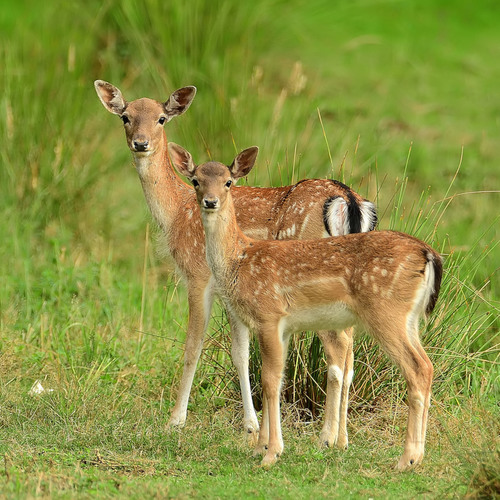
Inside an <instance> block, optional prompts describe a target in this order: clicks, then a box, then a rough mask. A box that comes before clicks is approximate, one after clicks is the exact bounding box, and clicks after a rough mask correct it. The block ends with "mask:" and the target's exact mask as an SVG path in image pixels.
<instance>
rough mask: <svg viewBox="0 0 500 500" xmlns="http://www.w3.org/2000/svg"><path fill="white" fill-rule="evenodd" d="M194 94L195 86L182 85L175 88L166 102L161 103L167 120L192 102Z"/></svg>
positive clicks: (178, 113)
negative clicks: (179, 87) (177, 88)
mask: <svg viewBox="0 0 500 500" xmlns="http://www.w3.org/2000/svg"><path fill="white" fill-rule="evenodd" d="M195 95H196V87H193V86H189V87H182V88H181V89H179V90H176V91H175V92H173V93H172V95H171V96H170V97H169V98H168V100H167V102H165V104H164V105H163V108H164V109H165V114H166V115H167V121H170V120H171V119H172V118H173V117H174V116H179V115H182V113H184V112H185V111H187V109H188V108H189V106H191V103H192V102H193V99H194V96H195Z"/></svg>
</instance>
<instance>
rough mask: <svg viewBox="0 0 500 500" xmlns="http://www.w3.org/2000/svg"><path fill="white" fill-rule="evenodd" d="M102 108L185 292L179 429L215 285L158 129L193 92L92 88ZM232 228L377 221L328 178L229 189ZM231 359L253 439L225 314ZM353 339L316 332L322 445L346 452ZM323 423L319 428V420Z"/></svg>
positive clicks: (242, 365)
mask: <svg viewBox="0 0 500 500" xmlns="http://www.w3.org/2000/svg"><path fill="white" fill-rule="evenodd" d="M95 88H96V91H97V94H98V96H99V98H100V100H101V102H102V103H103V105H104V107H105V108H106V109H107V110H108V111H110V112H111V113H114V114H116V115H118V116H120V117H121V118H122V120H123V122H124V127H125V134H126V138H127V143H128V146H129V148H130V150H131V152H132V155H133V158H134V161H135V165H136V170H137V172H138V174H139V178H140V180H141V183H142V187H143V190H144V194H145V197H146V201H147V203H148V205H149V208H150V210H151V212H152V215H153V217H154V219H155V220H156V222H157V223H158V224H159V226H160V227H161V228H162V230H163V234H164V242H163V251H164V252H165V254H166V255H167V256H169V257H170V258H172V259H173V260H174V262H175V267H176V269H177V270H178V271H179V273H180V274H181V276H182V277H183V278H184V281H185V283H186V285H187V290H188V301H189V322H188V328H187V332H186V346H185V356H184V370H183V373H182V377H181V382H180V387H179V395H178V398H177V401H176V404H175V407H174V409H173V411H172V415H171V417H170V420H169V425H171V426H173V425H183V424H184V422H185V420H186V413H187V405H188V399H189V393H190V390H191V386H192V382H193V377H194V373H195V369H196V365H197V363H198V359H199V357H200V354H201V350H202V346H203V339H204V334H205V330H206V327H207V324H208V320H209V317H210V311H211V307H212V301H213V296H214V283H213V280H212V279H211V277H210V270H209V269H208V267H207V263H206V260H205V238H204V232H203V226H202V224H201V220H200V217H199V208H198V205H197V203H196V197H195V193H194V190H193V189H192V187H191V186H188V185H186V183H184V182H183V181H181V179H180V178H179V177H178V176H177V175H176V174H175V172H174V170H173V168H172V165H171V163H170V161H169V159H168V154H167V137H166V135H165V132H164V129H163V126H162V125H163V124H164V123H165V122H167V121H169V120H170V119H172V118H173V117H174V116H176V115H180V114H182V113H183V112H184V111H185V110H186V109H187V108H188V107H189V105H190V104H191V102H192V100H193V98H194V96H195V93H196V89H195V88H194V87H184V88H182V89H179V90H177V91H175V92H174V93H173V94H172V95H171V96H170V98H169V99H168V100H167V101H165V102H164V103H161V102H158V101H155V100H153V99H147V98H142V99H137V100H135V101H132V102H127V101H125V99H124V98H123V96H122V93H121V92H120V90H119V89H117V88H116V87H114V86H113V85H111V84H110V83H107V82H104V81H102V80H97V81H96V82H95ZM233 196H234V200H235V206H236V216H237V218H238V222H239V224H240V225H241V227H242V228H243V230H244V231H245V233H246V234H248V235H251V236H252V237H255V238H260V239H299V238H301V239H305V238H321V237H326V236H330V235H340V234H344V233H348V232H356V231H369V230H372V229H373V228H374V227H375V224H376V221H377V218H376V212H375V207H374V205H373V204H372V203H371V202H369V201H367V200H364V199H363V198H361V197H360V196H359V195H358V194H357V193H355V192H353V191H352V190H351V189H349V188H348V187H347V186H345V185H343V184H341V183H339V182H337V181H330V180H306V181H301V182H299V183H297V184H295V185H293V186H286V187H280V188H254V187H245V186H242V187H238V188H236V189H235V190H234V191H233ZM228 316H229V320H230V323H231V334H232V357H233V361H234V363H235V365H236V368H237V371H238V376H239V378H240V385H241V391H242V398H243V407H244V414H245V416H244V425H245V428H246V430H247V431H248V432H249V433H250V434H251V435H252V436H256V433H257V431H258V422H257V416H256V414H255V410H254V407H253V404H252V397H251V388H250V381H249V376H248V357H249V340H248V329H247V327H246V326H245V325H244V323H242V322H241V321H239V320H238V319H237V318H233V317H232V315H231V312H230V311H229V314H228ZM351 336H352V333H351V331H350V330H348V331H346V332H339V333H338V334H337V333H332V332H321V334H320V337H321V338H322V340H323V344H324V347H325V351H326V355H327V360H328V363H329V365H330V366H332V367H336V368H335V369H332V370H331V374H332V377H333V378H332V380H331V383H330V381H329V386H328V400H329V401H331V404H330V405H329V408H331V411H330V412H329V416H330V417H329V418H328V419H327V420H328V426H327V427H328V429H329V430H328V432H326V431H325V439H324V441H325V443H326V444H328V445H333V444H336V445H337V446H339V447H345V446H347V427H346V414H347V397H348V389H349V384H350V380H351V378H352V363H353V360H352V338H351ZM325 425H326V422H325Z"/></svg>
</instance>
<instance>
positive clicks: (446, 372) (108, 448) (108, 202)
mask: <svg viewBox="0 0 500 500" xmlns="http://www.w3.org/2000/svg"><path fill="white" fill-rule="evenodd" d="M499 25H500V8H499V6H498V5H497V3H496V2H495V1H493V0H481V1H480V2H474V3H470V2H465V1H460V0H456V1H453V2H448V1H445V0H434V1H433V0H423V1H419V2H417V1H413V0H408V1H404V0H392V1H389V0H354V1H347V0H336V1H335V2H333V1H331V0H310V1H308V2H304V1H302V0H288V1H286V2H285V1H282V0H270V1H266V0H255V1H253V2H238V1H236V0H214V1H208V0H192V1H190V2H185V1H183V2H181V1H178V0H172V1H169V2H160V1H158V0H148V1H146V2H144V3H139V2H134V1H133V0H121V1H120V0H105V1H97V0H88V1H86V2H85V3H82V2H70V3H68V2H62V1H61V0H53V1H51V2H46V3H44V4H43V5H42V4H41V3H39V2H35V1H34V0H22V1H18V2H13V1H8V2H6V3H5V5H3V6H2V9H1V12H0V68H1V70H0V85H1V89H2V92H1V95H0V136H1V137H2V147H1V148H0V162H1V164H0V235H1V245H0V283H1V286H0V461H2V462H3V463H2V464H0V498H34V497H41V498H73V497H78V498H86V497H90V496H92V497H97V498H115V497H135V496H138V495H142V496H143V497H144V498H154V497H159V498H201V497H203V498H243V497H245V498H247V497H248V498H314V497H331V498H346V497H349V498H414V497H417V496H419V497H423V498H464V497H466V498H492V497H495V496H500V467H499V465H498V464H499V463H500V440H499V437H498V436H499V434H500V433H499V431H500V415H499V413H500V411H499V410H500V408H499V401H500V389H499V388H500V368H499V367H500V364H499V327H500V315H499V311H500V302H499V300H500V277H499V272H498V266H499V262H500V249H499V246H498V242H499V240H500V224H499V222H500V220H499V217H500V211H499V209H498V206H499V203H500V173H499V172H500V170H499V167H498V161H499V158H500V148H499V146H498V137H499V135H500V94H499V92H498V82H499V81H500V35H499V33H498V26H499ZM95 79H104V80H107V81H109V82H111V83H113V84H115V85H117V86H118V87H119V88H120V89H121V90H122V91H123V93H124V96H125V98H126V99H128V100H133V99H136V98H139V97H144V96H147V97H152V98H155V99H158V100H166V99H167V98H168V96H169V95H170V93H171V92H172V91H173V90H175V89H177V88H179V87H182V86H185V85H195V86H196V87H197V89H198V93H197V96H196V98H195V100H194V103H193V105H192V107H191V108H190V109H189V110H188V111H187V113H186V114H185V115H183V116H181V117H178V118H176V119H174V120H173V121H172V122H170V123H168V124H167V125H166V130H167V135H168V137H169V139H170V140H172V141H175V142H177V143H178V144H181V145H183V146H184V147H186V148H187V149H188V150H189V151H190V152H191V153H192V154H193V157H194V159H195V161H197V162H200V163H201V162H203V161H205V160H207V159H208V158H212V159H217V160H220V161H223V162H229V161H231V160H232V158H233V157H234V155H235V153H237V152H239V151H240V150H242V149H244V148H246V147H249V146H252V145H257V146H259V148H260V153H259V158H258V162H257V166H256V167H255V168H254V170H253V171H252V173H251V174H250V176H249V177H248V179H247V180H246V182H248V184H250V185H262V186H268V185H281V184H289V183H292V182H295V181H298V180H300V179H303V178H306V177H318V178H326V177H329V178H336V179H339V180H341V181H343V182H345V183H346V184H349V185H350V186H352V187H353V188H354V189H356V190H357V191H358V192H359V193H361V194H362V195H363V196H365V197H366V198H368V199H370V200H373V201H375V202H376V204H377V207H378V211H379V225H378V228H379V229H389V228H392V229H398V230H402V231H405V232H408V233H410V234H412V235H415V236H417V237H419V238H421V239H424V240H425V241H427V242H428V243H430V244H431V245H433V246H434V248H436V249H437V250H439V251H440V252H441V253H442V254H443V256H444V257H445V274H444V280H443V285H442V289H441V296H440V299H439V301H438V304H437V307H436V310H435V311H434V313H433V315H432V316H431V317H430V319H429V321H428V322H427V323H426V324H425V325H423V326H422V339H423V344H424V347H425V348H426V350H427V352H428V354H429V356H430V358H431V360H432V361H433V363H434V366H435V381H434V384H433V402H432V406H431V414H430V420H429V435H428V439H427V452H426V453H427V454H426V457H425V459H424V462H423V464H422V465H421V466H419V467H417V468H416V469H415V470H412V471H409V472H405V473H397V472H395V471H394V465H395V463H396V461H397V457H398V456H399V454H400V452H401V449H402V445H403V439H404V432H405V428H406V421H405V419H406V403H405V396H406V395H405V387H404V383H403V381H402V377H401V376H400V375H399V373H398V371H397V370H396V369H395V368H393V367H392V365H391V364H390V363H389V362H388V361H387V359H386V357H385V356H384V355H383V354H382V353H381V352H380V350H379V349H378V348H377V347H376V346H374V345H373V343H372V342H371V340H370V339H369V338H367V337H366V336H365V335H364V334H363V333H362V332H359V334H358V336H357V338H356V341H355V376H354V382H353V390H352V396H351V404H350V411H349V424H348V430H349V433H350V447H349V449H348V450H347V451H339V450H322V449H319V448H318V447H317V437H318V435H319V430H320V425H321V416H322V404H323V400H324V388H325V362H324V359H323V354H322V351H321V348H320V346H319V344H318V342H317V340H316V339H315V337H314V335H312V334H304V335H303V336H300V337H297V338H296V340H294V343H293V347H292V349H291V350H292V351H293V352H292V353H291V354H290V357H289V362H288V368H287V381H286V384H285V387H284V391H283V392H284V394H283V425H284V439H285V452H284V454H283V456H282V458H281V460H280V461H279V463H278V464H277V466H275V467H274V468H273V469H271V470H269V471H267V470H263V469H261V468H259V467H258V463H259V461H258V459H256V458H253V457H252V453H251V449H250V448H249V446H248V443H247V442H246V438H245V436H244V434H243V431H242V426H241V421H242V409H241V402H240V397H239V391H238V387H237V379H236V373H235V370H234V367H233V365H232V363H231V360H230V335H229V331H228V326H227V322H226V320H225V316H224V312H223V311H222V310H221V309H220V308H219V307H216V308H215V309H214V313H213V318H212V321H211V324H210V327H209V331H208V333H207V339H206V343H205V349H204V352H203V355H202V359H201V361H200V365H199V367H198V370H197V373H196V377H195V383H194V386H193V391H192V394H191V400H190V406H189V414H188V421H187V424H186V426H185V427H184V428H183V429H180V430H175V431H167V430H166V429H165V424H166V422H167V419H168V415H169V412H170V409H171V408H172V407H173V404H174V401H175V396H176V392H177V386H178V382H179V379H180V372H181V368H182V358H183V340H184V336H185V329H186V325H187V302H186V295H185V290H184V288H183V285H182V283H180V282H179V281H178V280H177V278H176V277H175V276H174V275H172V274H171V273H170V270H169V269H167V267H166V266H165V264H164V263H163V262H162V260H161V259H160V258H159V257H158V255H157V254H156V252H155V239H156V238H155V236H156V233H157V229H156V228H155V227H154V225H153V224H152V222H151V219H150V216H149V214H148V210H147V207H146V203H145V201H144V196H143V193H142V190H141V186H140V182H139V180H138V177H137V174H136V172H135V171H134V168H133V165H132V160H131V156H130V152H129V150H128V148H127V145H126V142H125V138H124V133H123V130H122V125H121V122H120V120H119V119H118V118H117V117H115V116H112V115H110V114H109V113H107V112H106V111H105V110H104V109H103V107H102V105H101V103H100V102H99V100H98V98H97V95H96V93H95V90H94V86H93V82H94V80H95ZM251 369H252V374H251V376H252V383H253V386H254V387H255V402H256V405H257V406H259V404H260V393H259V355H258V349H257V346H256V344H255V343H254V344H253V349H252V358H251ZM36 382H39V383H40V384H41V386H42V387H43V388H44V391H43V392H42V393H41V394H35V393H34V392H33V391H32V390H31V389H32V388H33V386H34V385H35V384H36Z"/></svg>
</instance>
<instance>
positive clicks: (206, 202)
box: [203, 198, 219, 208]
mask: <svg viewBox="0 0 500 500" xmlns="http://www.w3.org/2000/svg"><path fill="white" fill-rule="evenodd" d="M218 202H219V200H218V199H217V198H215V199H213V200H203V207H204V208H217V203H218Z"/></svg>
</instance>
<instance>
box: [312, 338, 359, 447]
mask: <svg viewBox="0 0 500 500" xmlns="http://www.w3.org/2000/svg"><path fill="white" fill-rule="evenodd" d="M318 336H319V338H320V339H321V342H322V344H323V348H324V350H325V354H326V359H327V365H328V379H327V391H326V402H325V414H324V423H323V428H322V430H321V434H320V444H321V445H324V446H327V447H331V446H334V445H335V446H337V447H339V448H347V444H348V438H347V407H348V398H349V387H350V383H351V380H352V366H353V353H352V329H348V330H346V331H342V332H334V331H331V332H325V331H322V332H318Z"/></svg>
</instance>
